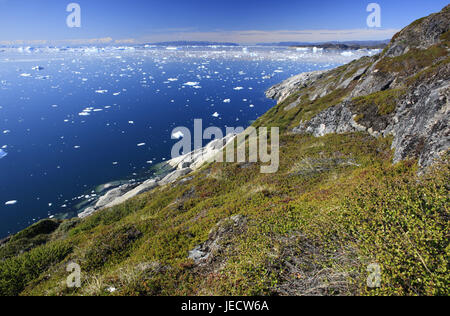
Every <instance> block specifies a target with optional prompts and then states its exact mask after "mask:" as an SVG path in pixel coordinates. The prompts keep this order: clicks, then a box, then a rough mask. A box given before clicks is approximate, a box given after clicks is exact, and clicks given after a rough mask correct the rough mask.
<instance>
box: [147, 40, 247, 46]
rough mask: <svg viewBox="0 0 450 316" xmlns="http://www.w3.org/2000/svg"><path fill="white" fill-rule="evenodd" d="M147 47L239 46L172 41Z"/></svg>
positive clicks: (220, 43)
mask: <svg viewBox="0 0 450 316" xmlns="http://www.w3.org/2000/svg"><path fill="white" fill-rule="evenodd" d="M147 45H157V46H213V45H215V46H234V47H235V46H239V44H236V43H228V42H206V41H174V42H158V43H148V44H147Z"/></svg>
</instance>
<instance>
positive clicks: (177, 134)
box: [172, 132, 184, 139]
mask: <svg viewBox="0 0 450 316" xmlns="http://www.w3.org/2000/svg"><path fill="white" fill-rule="evenodd" d="M182 137H184V134H183V133H182V132H176V133H173V134H172V138H173V139H180V138H182Z"/></svg>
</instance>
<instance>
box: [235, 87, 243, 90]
mask: <svg viewBox="0 0 450 316" xmlns="http://www.w3.org/2000/svg"><path fill="white" fill-rule="evenodd" d="M233 90H236V91H239V90H244V88H243V87H236V88H234V89H233Z"/></svg>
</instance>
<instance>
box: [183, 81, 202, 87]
mask: <svg viewBox="0 0 450 316" xmlns="http://www.w3.org/2000/svg"><path fill="white" fill-rule="evenodd" d="M199 84H200V82H192V81H189V82H186V83H185V84H183V86H189V87H195V86H198V85H199Z"/></svg>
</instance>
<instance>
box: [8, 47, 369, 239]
mask: <svg viewBox="0 0 450 316" xmlns="http://www.w3.org/2000/svg"><path fill="white" fill-rule="evenodd" d="M0 51H2V50H0ZM367 53H371V52H365V51H359V52H354V53H351V54H350V53H348V52H347V53H346V54H341V53H340V52H334V53H324V52H320V51H319V52H317V51H312V50H306V49H305V50H292V49H288V48H267V47H245V48H243V47H234V48H231V47H178V48H171V47H169V48H166V47H137V48H127V47H124V48H100V49H99V48H92V47H91V48H83V49H68V48H67V49H57V48H31V47H28V48H8V49H4V50H3V51H2V52H0V237H4V236H6V235H8V234H11V233H15V232H17V231H19V230H21V229H23V228H25V227H27V226H29V225H30V224H32V223H34V222H36V221H38V220H40V219H43V218H47V217H53V216H61V214H65V215H66V216H70V215H72V216H73V215H74V214H75V215H76V212H77V211H78V210H79V209H80V207H81V206H82V205H83V202H86V201H88V200H89V199H92V198H93V197H95V196H96V195H97V194H99V185H102V184H105V183H110V182H114V181H119V180H122V181H128V180H131V179H138V178H142V177H145V176H147V175H148V174H149V173H150V172H151V168H152V167H153V166H155V165H157V164H158V163H160V162H162V161H164V160H168V159H170V152H171V148H172V146H173V144H174V143H175V142H176V140H172V139H171V132H172V130H173V129H174V128H175V127H177V126H186V127H189V128H191V127H192V125H193V120H194V119H203V125H204V126H205V127H208V126H211V125H214V126H218V127H221V128H224V127H225V126H233V127H238V126H243V127H246V126H248V125H249V124H251V122H252V121H253V120H255V119H257V118H258V117H259V116H261V115H262V114H264V113H265V112H266V111H267V110H268V109H270V108H271V107H272V106H274V105H275V101H273V100H268V99H266V98H265V96H264V92H265V90H266V89H267V88H269V87H270V86H272V85H274V84H277V83H279V82H281V81H282V80H284V79H287V78H288V77H290V76H292V75H296V74H299V73H301V72H306V71H313V70H319V69H329V68H334V67H336V66H339V65H341V64H344V63H346V62H348V61H350V60H351V59H354V58H357V57H360V56H362V55H364V54H367Z"/></svg>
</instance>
